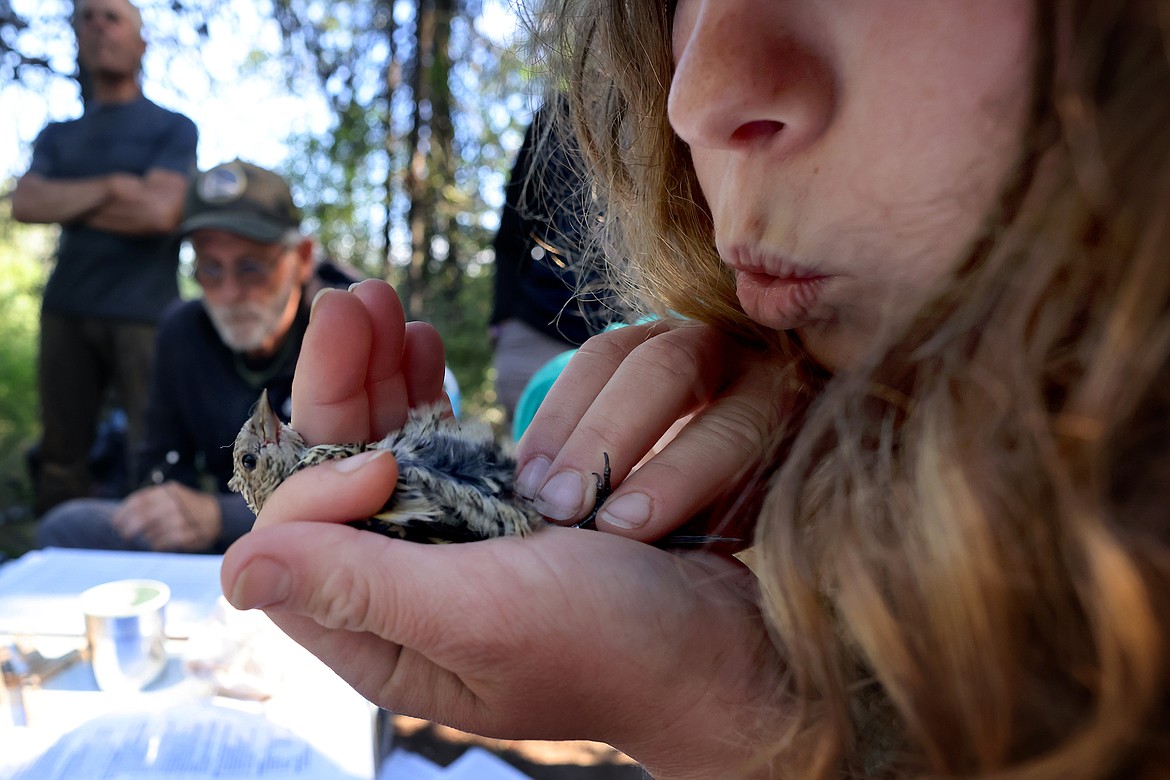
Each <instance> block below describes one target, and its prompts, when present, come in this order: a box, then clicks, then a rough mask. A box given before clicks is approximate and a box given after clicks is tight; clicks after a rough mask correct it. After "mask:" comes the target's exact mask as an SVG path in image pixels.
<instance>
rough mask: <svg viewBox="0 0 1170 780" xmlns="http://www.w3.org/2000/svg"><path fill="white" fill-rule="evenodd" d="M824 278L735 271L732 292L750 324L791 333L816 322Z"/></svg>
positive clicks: (826, 279) (825, 278)
mask: <svg viewBox="0 0 1170 780" xmlns="http://www.w3.org/2000/svg"><path fill="white" fill-rule="evenodd" d="M828 278H829V277H827V276H784V277H781V276H772V275H771V274H767V273H763V272H760V271H736V272H735V292H736V296H737V297H738V298H739V302H740V305H742V306H743V310H744V311H745V312H746V313H747V315H748V316H749V317H751V318H752V319H753V320H755V321H756V322H758V323H760V324H761V325H764V326H766V327H769V328H772V329H774V330H791V329H793V328H799V327H801V326H802V325H807V324H809V323H810V322H812V321H813V320H814V319H816V318H815V316H814V315H815V311H816V308H817V303H818V301H819V299H820V296H821V291H822V289H823V288H824V286H825V282H826V281H828Z"/></svg>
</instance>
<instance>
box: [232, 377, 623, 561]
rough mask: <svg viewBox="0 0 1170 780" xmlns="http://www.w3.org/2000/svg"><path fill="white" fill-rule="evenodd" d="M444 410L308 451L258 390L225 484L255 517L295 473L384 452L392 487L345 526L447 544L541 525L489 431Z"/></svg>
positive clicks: (413, 414)
mask: <svg viewBox="0 0 1170 780" xmlns="http://www.w3.org/2000/svg"><path fill="white" fill-rule="evenodd" d="M443 411H445V407H444V406H443V405H441V404H435V405H431V406H425V407H420V408H418V409H412V410H411V411H410V415H409V419H408V420H407V422H406V425H404V426H403V427H402V429H401V430H399V431H396V432H394V433H391V434H389V435H388V436H386V437H385V438H384V439H382V440H381V441H378V442H373V443H370V444H320V445H317V446H315V447H309V446H307V445H306V444H305V440H304V439H303V438H302V437H301V435H300V434H299V433H297V432H296V431H295V430H293V428H292V427H291V426H290V425H288V424H287V423H284V422H282V421H281V420H280V418H279V417H277V415H276V412H274V411H273V410H272V406H271V405H270V404H269V403H268V393H267V392H263V393H261V395H260V400H259V401H258V402H257V403H256V406H255V408H254V409H253V412H252V416H251V417H250V418H249V419H248V420H247V422H245V423H244V426H243V427H242V428H241V429H240V433H239V434H238V435H237V436H236V441H235V444H234V446H233V449H232V461H233V472H234V475H233V476H232V479H231V481H230V482H229V483H228V487H230V488H231V489H232V490H234V491H236V492H237V493H241V494H243V496H244V500H245V501H247V503H248V506H249V507H251V508H252V511H253V512H256V513H259V512H260V509H261V507H263V506H264V503H265V502H266V501H267V500H268V497H269V496H271V495H272V493H273V491H274V490H276V488H277V486H279V485H280V483H281V482H283V481H284V480H285V479H286V478H288V477H289V476H290V475H292V474H293V473H295V472H297V471H300V470H301V469H304V468H308V467H309V466H314V465H316V464H318V463H323V462H324V461H327V460H335V459H338V458H347V457H349V456H351V455H356V454H358V453H359V452H366V451H367V450H375V449H385V450H390V451H391V452H392V453H394V458H395V459H396V460H397V461H398V483H397V484H396V485H395V487H394V493H393V495H391V496H390V499H389V500H388V501H387V503H386V506H385V507H383V509H382V511H380V512H378V513H377V514H375V515H374V516H373V517H370V518H367V519H365V520H358V521H355V522H352V523H350V525H352V526H354V527H356V528H361V529H364V530H369V531H376V532H377V533H381V534H384V535H386V536H392V537H396V538H401V539H408V540H410V541H416V542H425V543H431V544H445V543H451V542H471V541H478V540H482V539H491V538H494V537H497V536H526V535H528V534H530V533H533V532H534V531H536V530H538V529H540V528H542V527H544V526H545V525H547V524H548V522H547V521H546V520H545V519H544V518H543V517H542V516H541V515H540V513H539V512H537V511H536V510H534V509H533V508H532V506H531V504H530V503H529V502H528V501H526V500H525V499H523V498H521V497H520V496H518V495H517V494H516V493H515V492H514V491H513V489H512V484H513V473H514V471H515V468H516V462H515V459H514V458H513V457H512V456H511V455H509V454H508V453H507V452H505V451H504V448H503V447H502V446H501V445H500V443H499V442H497V441H496V440H495V438H494V437H493V436H492V433H491V429H490V428H489V427H488V426H487V425H483V424H478V423H476V424H462V425H461V424H460V423H459V422H457V421H456V420H454V419H453V418H451V417H443V416H442V412H443ZM607 461H608V458H607ZM607 476H608V475H607ZM599 480H600V477H599ZM599 503H600V502H599ZM591 517H592V516H591Z"/></svg>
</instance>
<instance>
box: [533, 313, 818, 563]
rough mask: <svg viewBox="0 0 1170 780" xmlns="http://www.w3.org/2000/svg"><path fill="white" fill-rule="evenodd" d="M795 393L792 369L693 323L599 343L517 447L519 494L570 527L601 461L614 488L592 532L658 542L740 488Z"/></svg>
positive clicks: (574, 366) (590, 499) (628, 332)
mask: <svg viewBox="0 0 1170 780" xmlns="http://www.w3.org/2000/svg"><path fill="white" fill-rule="evenodd" d="M797 387H798V385H797V383H796V382H795V381H794V372H793V369H792V368H791V366H790V361H788V360H786V359H784V358H782V357H781V356H779V355H776V354H773V353H770V352H766V351H764V350H762V349H754V348H750V347H748V346H745V345H744V344H742V343H740V342H738V341H736V340H735V339H733V338H731V337H730V336H728V335H727V334H725V333H723V332H721V331H719V330H717V329H715V328H713V327H710V326H707V325H703V324H700V323H694V322H681V321H674V322H666V321H659V322H654V323H650V324H646V325H638V326H631V327H628V328H620V329H617V330H613V331H609V332H606V333H603V334H601V335H599V336H595V337H594V338H592V339H590V340H589V341H588V342H586V343H585V344H584V346H582V347H581V349H580V350H578V352H577V354H576V355H575V356H574V357H573V359H572V360H571V361H570V362H569V365H568V366H567V367H566V368H565V371H564V373H562V374H561V376H560V377H559V378H558V379H557V382H556V384H555V385H553V388H552V390H551V391H550V392H549V394H548V396H547V397H546V398H545V400H544V402H543V403H542V404H541V406H540V408H539V409H538V410H537V412H536V415H535V417H534V418H533V420H532V423H531V425H530V426H529V428H528V430H527V431H526V432H525V434H524V437H523V439H521V441H520V443H519V445H518V447H517V453H516V454H517V461H518V464H519V465H518V468H519V477H518V480H517V490H518V492H520V494H521V495H524V496H527V497H530V498H533V499H534V504H535V506H536V508H537V510H539V511H540V512H541V513H542V514H544V515H546V516H547V517H549V518H551V519H553V520H556V521H562V522H566V523H568V522H574V521H579V520H581V519H583V518H584V517H586V516H587V515H588V514H589V512H590V511H591V510H592V509H593V506H594V502H595V497H596V485H597V479H596V477H595V474H596V473H599V472H601V471H602V467H603V453H605V454H608V456H609V462H610V465H611V467H612V481H613V484H614V485H615V486H616V487H615V488H614V490H613V493H612V494H611V495H610V497H609V498H608V499H607V500H606V501H605V503H604V505H603V506H602V507H601V509H600V511H599V512H598V514H597V517H596V522H597V527H598V528H599V529H601V530H604V531H609V532H612V533H616V534H620V535H623V536H629V537H631V538H634V539H640V540H643V541H653V540H657V539H660V538H662V537H664V536H666V535H668V534H669V533H671V532H672V531H675V530H676V529H678V528H680V527H681V526H682V525H683V524H684V523H687V522H688V521H690V520H691V519H692V518H694V517H695V516H696V515H698V514H699V513H701V512H702V511H703V510H704V509H706V508H708V507H709V506H711V504H712V502H714V501H715V500H716V499H718V498H720V497H726V495H727V494H728V492H729V491H731V490H734V489H736V488H737V487H742V485H743V482H744V479H745V478H746V477H748V476H750V469H751V467H752V466H753V465H754V464H755V463H756V462H757V461H758V459H759V458H760V456H761V454H762V452H763V448H764V447H765V446H766V444H767V442H768V441H769V439H770V436H771V434H772V433H773V432H774V431H775V430H776V428H777V427H778V426H779V425H780V424H781V422H782V421H783V420H784V419H785V417H786V416H787V415H788V414H789V413H790V412H791V410H792V409H793V407H794V403H793V400H794V393H795V389H796V388H797ZM639 464H641V465H639ZM713 520H715V521H716V522H717V523H719V524H717V525H716V526H715V529H719V530H717V532H718V533H721V534H723V535H728V534H732V535H735V534H738V535H739V536H740V537H747V536H748V535H749V533H750V529H746V528H742V527H739V528H730V529H729V528H727V527H726V526H723V525H721V524H722V523H723V521H725V520H731V521H732V522H734V521H736V520H742V517H739V518H713ZM746 541H749V540H748V539H746V538H744V542H745V543H746ZM741 546H743V545H742V544H741Z"/></svg>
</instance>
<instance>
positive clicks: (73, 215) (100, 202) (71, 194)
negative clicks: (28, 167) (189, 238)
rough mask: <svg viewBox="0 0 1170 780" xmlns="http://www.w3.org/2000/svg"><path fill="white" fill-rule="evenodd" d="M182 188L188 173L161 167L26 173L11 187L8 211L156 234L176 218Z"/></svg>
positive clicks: (22, 217) (46, 220)
mask: <svg viewBox="0 0 1170 780" xmlns="http://www.w3.org/2000/svg"><path fill="white" fill-rule="evenodd" d="M186 189H187V177H186V176H183V175H182V174H179V173H175V172H174V171H169V170H164V169H161V168H156V169H153V170H151V171H149V172H147V174H146V175H145V176H133V175H131V174H125V173H112V174H109V175H107V176H98V177H94V178H89V179H48V178H46V177H44V176H41V175H40V174H36V173H27V174H25V175H24V176H22V177H21V178H20V180H19V181H18V182H17V184H16V189H15V191H14V192H13V193H12V215H13V217H14V218H15V219H16V220H17V221H19V222H33V223H42V224H50V223H60V224H68V223H71V222H82V223H84V224H86V225H89V226H90V227H93V228H96V229H98V230H105V231H108V232H111V233H121V234H124V235H130V236H141V235H158V234H160V233H169V232H170V231H172V230H174V229H175V227H176V226H177V225H178V224H179V219H180V217H181V216H182V211H183V197H184V194H185V193H186Z"/></svg>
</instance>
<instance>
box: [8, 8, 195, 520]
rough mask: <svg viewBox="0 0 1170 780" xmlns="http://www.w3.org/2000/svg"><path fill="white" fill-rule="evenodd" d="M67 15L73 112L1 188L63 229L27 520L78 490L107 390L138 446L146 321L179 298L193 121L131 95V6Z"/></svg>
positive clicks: (135, 67)
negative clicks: (75, 69)
mask: <svg viewBox="0 0 1170 780" xmlns="http://www.w3.org/2000/svg"><path fill="white" fill-rule="evenodd" d="M73 21H74V32H75V33H76V36H77V52H78V53H77V57H78V62H79V63H80V65H81V67H82V68H83V69H84V70H85V72H86V73H87V74H88V76H89V77H90V82H89V83H90V84H91V88H92V94H91V95H88V96H87V100H86V103H85V108H84V112H83V114H82V115H81V117H79V118H78V119H73V120H70V121H66V122H52V123H50V124H48V125H47V126H46V127H45V128H44V129H43V130H42V131H41V133H40V135H39V136H38V137H37V139H36V142H35V144H34V146H33V156H32V162H31V164H30V166H29V170H28V172H27V173H25V174H24V175H23V176H22V177H21V178H20V179H19V180H18V181H17V184H16V188H15V190H14V191H13V194H12V215H13V217H14V218H15V219H16V220H18V221H20V222H33V223H57V224H60V225H61V237H60V243H59V244H58V247H57V257H56V265H55V267H54V268H53V271H52V273H51V275H50V276H49V281H48V284H47V286H46V288H45V296H44V301H43V304H42V310H41V331H40V358H39V367H38V384H39V392H40V414H41V421H42V427H43V433H42V439H41V444H40V447H39V452H38V453H37V456H36V458H35V461H34V462H35V464H36V465H35V473H34V489H35V501H34V507H33V509H34V512H35V513H36V514H37V515H40V514H43V513H44V512H46V511H47V510H49V509H50V508H52V507H53V506H55V505H57V504H58V503H60V502H62V501H65V500H67V499H70V498H75V497H78V496H86V495H88V494H89V492H90V486H91V474H90V451H91V448H92V447H93V443H94V437H95V432H96V429H97V424H98V420H99V416H100V414H101V411H102V408H103V404H104V403H105V402H106V401H107V400H108V399H109V398H110V396H111V394H112V393H116V404H117V406H119V407H120V408H121V409H122V410H124V411H125V415H126V432H127V433H126V437H127V443H128V448H129V450H130V451H131V452H132V451H133V449H134V448H135V447H136V446H138V445H140V444H141V442H142V437H143V426H144V416H145V407H146V396H147V391H148V388H149V382H150V375H151V366H152V358H153V354H154V341H155V336H156V333H157V323H158V321H159V318H160V317H161V316H162V313H163V311H164V310H165V309H166V307H167V306H168V305H169V304H170V303H171V302H172V301H173V300H174V299H175V298H176V297H177V296H178V294H179V290H178V281H177V278H176V274H177V270H178V247H177V246H176V245H175V243H174V241H173V238H172V234H173V231H174V229H175V227H176V225H177V224H178V222H179V218H180V215H181V214H182V207H183V193H184V191H185V189H186V187H187V183H188V180H189V178H190V176H191V175H192V174H193V173H194V172H195V167H196V162H195V149H196V143H197V137H198V133H197V131H196V128H195V124H194V123H193V122H192V121H191V120H190V119H188V118H187V117H185V116H183V115H182V114H178V113H175V112H173V111H168V110H167V109H164V108H161V107H160V106H158V105H156V104H154V103H153V102H151V101H150V100H148V99H147V98H146V97H144V96H143V94H142V88H141V71H142V57H143V54H144V53H145V51H146V42H145V39H144V38H143V34H142V17H141V16H140V14H139V12H138V9H137V8H136V7H135V6H134V5H132V4H131V3H130V2H128V0H78V2H77V5H76V12H75V15H74V20H73ZM128 487H129V485H124V486H123V488H122V491H123V492H125V490H126V489H127V488H128Z"/></svg>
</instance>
